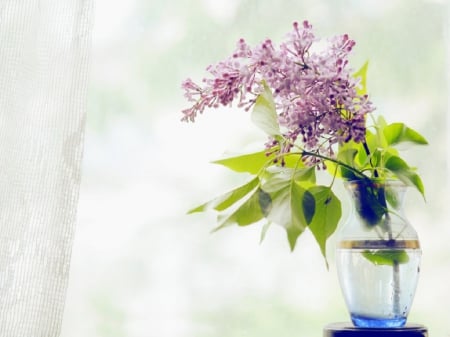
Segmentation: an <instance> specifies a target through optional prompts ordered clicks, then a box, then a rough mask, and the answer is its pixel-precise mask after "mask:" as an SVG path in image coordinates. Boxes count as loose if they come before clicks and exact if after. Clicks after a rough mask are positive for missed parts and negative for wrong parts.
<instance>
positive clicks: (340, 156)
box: [182, 21, 427, 256]
mask: <svg viewBox="0 0 450 337" xmlns="http://www.w3.org/2000/svg"><path fill="white" fill-rule="evenodd" d="M354 46H355V41H353V40H352V39H350V38H349V36H348V35H347V34H345V35H338V36H334V37H332V38H330V39H319V38H317V37H316V36H315V35H314V33H313V30H312V26H311V24H310V23H309V22H308V21H304V22H303V23H302V24H298V23H294V24H293V30H292V31H291V32H290V33H288V34H287V36H286V39H285V41H284V42H282V43H281V44H280V45H279V46H276V45H274V43H273V42H272V41H271V40H270V39H267V40H265V41H263V42H262V43H261V44H259V45H257V46H256V47H254V48H252V47H250V46H249V45H248V44H247V43H246V42H245V40H244V39H241V40H239V41H238V43H237V48H236V50H235V51H234V53H233V54H232V55H231V56H230V57H228V58H227V59H225V60H223V61H221V62H219V63H217V64H215V65H211V66H209V67H208V68H207V70H208V71H209V73H210V74H211V75H212V77H210V78H205V79H203V83H202V84H201V85H199V84H196V83H195V82H194V81H192V80H191V79H187V80H185V81H184V82H183V84H182V87H183V88H184V90H185V97H186V98H187V99H188V100H189V101H190V102H192V105H191V107H190V108H188V109H185V110H183V111H182V112H183V118H182V120H183V121H186V122H194V121H195V119H196V117H197V115H198V114H199V113H200V114H201V113H203V111H204V110H205V109H206V108H217V107H219V106H231V105H232V103H233V102H235V103H237V107H238V108H242V109H243V110H245V111H250V110H251V118H252V121H253V122H254V123H255V124H256V126H258V127H259V128H261V129H262V130H263V131H264V132H265V133H266V134H267V137H268V139H267V141H266V143H265V144H264V146H263V147H262V148H261V151H259V152H255V153H250V154H243V155H240V156H236V157H231V158H225V159H221V160H218V161H216V162H215V163H218V164H221V165H224V166H226V167H228V168H230V169H232V170H234V171H236V172H246V173H249V174H251V175H252V178H251V179H250V180H249V181H248V182H247V183H245V184H244V185H242V186H239V187H237V188H235V189H233V190H232V191H229V192H227V193H225V194H223V195H222V196H220V197H218V198H215V199H213V200H211V201H209V202H207V203H205V204H203V205H200V206H199V207H196V208H194V209H192V210H191V212H201V211H206V210H208V209H215V210H216V211H217V212H219V216H218V226H217V229H219V228H223V227H226V226H228V225H232V224H237V225H240V226H246V225H250V224H254V223H259V222H261V223H263V222H264V221H265V224H264V226H263V236H262V237H264V233H265V231H266V230H267V228H268V226H269V225H270V224H272V223H276V224H279V225H281V226H283V227H284V228H285V229H286V232H287V237H288V241H289V243H290V247H291V249H294V247H295V244H296V241H297V238H298V237H299V235H300V234H302V233H303V232H304V230H305V229H309V230H310V231H311V232H312V233H313V235H314V237H315V239H316V241H317V243H318V244H319V247H320V249H321V252H322V254H323V255H324V256H326V241H327V239H328V238H329V237H330V236H331V235H332V234H333V232H334V231H335V230H336V228H337V225H338V223H339V220H340V218H341V202H340V200H339V198H338V197H337V196H336V195H335V193H334V192H333V186H334V184H335V180H336V179H335V178H342V179H344V180H359V181H363V182H364V181H366V182H367V186H368V187H370V186H372V185H371V182H373V181H377V182H381V183H382V182H384V181H386V180H392V179H395V180H400V181H402V182H403V183H405V184H407V185H411V186H414V187H415V188H416V189H417V190H418V191H419V192H420V193H422V194H424V187H423V183H422V181H421V179H420V177H419V176H418V174H417V173H416V172H415V169H414V168H412V167H410V166H409V165H408V164H407V163H406V162H405V160H403V159H402V158H401V157H400V154H399V151H398V149H397V148H396V146H397V145H398V144H400V143H403V142H412V143H415V144H427V142H426V140H425V138H424V137H423V136H421V135H420V134H419V133H418V132H416V131H414V130H413V129H411V128H409V127H407V126H406V125H405V124H403V123H392V124H387V123H386V121H385V120H384V119H383V118H382V117H378V118H377V119H375V118H374V117H373V116H372V114H371V113H372V112H373V111H374V110H375V108H374V106H373V104H372V102H371V101H370V99H369V96H368V95H367V92H366V72H367V63H366V64H365V65H364V66H363V67H362V68H361V69H360V70H358V71H357V72H354V71H353V70H352V69H351V68H350V66H349V60H348V57H349V54H350V53H351V51H352V50H353V48H354ZM369 121H371V122H370V123H369ZM317 170H325V171H327V172H328V173H329V174H330V177H331V179H330V181H329V182H328V183H327V184H320V183H318V182H317V180H316V171H317ZM366 192H367V193H369V196H370V193H373V194H377V191H372V192H371V190H370V188H368V189H367V191H366ZM377 195H378V194H377ZM367 200H373V198H370V197H369V198H367ZM383 203H384V204H385V201H382V202H380V203H379V204H375V205H374V204H370V205H365V206H367V207H366V211H367V209H369V210H371V211H372V212H368V213H371V214H376V215H377V216H380V217H381V216H383V215H384V213H386V211H385V209H386V208H385V207H384V206H383ZM368 213H367V214H368ZM367 214H366V215H367ZM360 215H361V216H362V217H364V215H365V214H360ZM366 218H368V216H366ZM367 220H368V222H370V221H372V220H373V219H367Z"/></svg>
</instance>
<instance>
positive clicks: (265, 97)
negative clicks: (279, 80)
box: [252, 81, 281, 137]
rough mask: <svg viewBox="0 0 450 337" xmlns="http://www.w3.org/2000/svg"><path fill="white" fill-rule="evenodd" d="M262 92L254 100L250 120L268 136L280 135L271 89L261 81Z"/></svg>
mask: <svg viewBox="0 0 450 337" xmlns="http://www.w3.org/2000/svg"><path fill="white" fill-rule="evenodd" d="M263 86H264V92H262V93H261V94H260V95H259V96H258V97H257V98H256V101H255V105H254V106H253V111H252V121H253V122H254V123H255V124H256V125H257V126H258V127H259V128H260V129H262V130H263V131H264V132H265V133H266V134H268V135H269V136H272V137H274V136H280V135H281V132H280V126H279V124H278V115H277V111H276V107H275V102H274V100H273V96H272V91H271V90H270V88H269V86H268V85H267V84H266V82H265V81H263Z"/></svg>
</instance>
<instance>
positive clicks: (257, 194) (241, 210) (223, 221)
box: [214, 188, 267, 231]
mask: <svg viewBox="0 0 450 337" xmlns="http://www.w3.org/2000/svg"><path fill="white" fill-rule="evenodd" d="M262 195H263V196H262ZM266 198H267V193H265V192H264V191H263V190H261V189H260V188H257V189H256V190H255V191H254V192H253V193H251V195H250V197H249V198H248V199H247V200H246V201H245V202H244V203H242V204H241V205H240V206H239V207H238V208H237V209H236V210H234V211H233V212H231V214H228V215H226V216H221V217H220V218H219V226H218V227H216V228H215V229H214V231H217V230H219V229H222V228H224V227H227V226H230V225H233V224H237V225H239V226H248V225H251V224H254V223H256V222H258V221H259V220H261V219H262V218H263V217H264V210H263V209H261V199H266ZM266 200H267V199H266Z"/></svg>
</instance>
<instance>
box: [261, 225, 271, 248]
mask: <svg viewBox="0 0 450 337" xmlns="http://www.w3.org/2000/svg"><path fill="white" fill-rule="evenodd" d="M271 224H272V223H271V222H270V221H268V222H266V223H265V224H264V226H263V227H262V230H261V236H260V238H259V243H262V242H263V241H264V239H265V238H266V234H267V231H268V230H269V227H270V225H271Z"/></svg>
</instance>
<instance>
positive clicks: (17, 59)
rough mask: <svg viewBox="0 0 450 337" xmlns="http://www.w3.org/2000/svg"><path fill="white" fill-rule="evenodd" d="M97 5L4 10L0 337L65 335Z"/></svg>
mask: <svg viewBox="0 0 450 337" xmlns="http://www.w3.org/2000/svg"><path fill="white" fill-rule="evenodd" d="M91 13H92V1H91V0H0V336H1V337H3V336H5V337H6V336H8V337H12V336H14V337H19V336H20V337H32V336H39V337H47V336H58V335H59V334H60V328H61V321H62V314H63V310H64V301H65V296H66V288H67V281H68V273H69V265H70V255H71V247H72V239H73V236H74V228H75V220H76V208H77V202H78V192H79V185H80V162H81V157H82V151H83V146H82V145H83V134H84V123H85V112H86V111H85V110H86V91H87V73H88V50H89V44H90V34H91V23H92V17H91Z"/></svg>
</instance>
